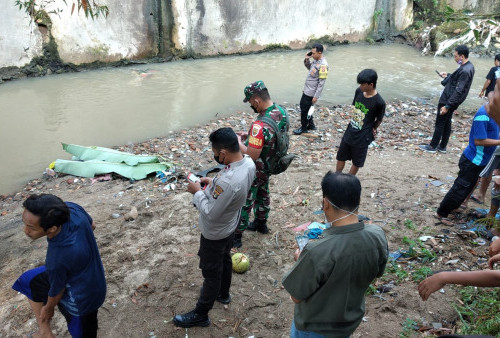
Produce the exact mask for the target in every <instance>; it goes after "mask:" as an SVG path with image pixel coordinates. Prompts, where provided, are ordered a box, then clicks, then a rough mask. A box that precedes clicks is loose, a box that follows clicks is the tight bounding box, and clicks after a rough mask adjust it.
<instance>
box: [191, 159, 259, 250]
mask: <svg viewBox="0 0 500 338" xmlns="http://www.w3.org/2000/svg"><path fill="white" fill-rule="evenodd" d="M254 177H255V164H254V162H253V160H252V158H251V157H249V156H248V155H245V156H244V157H243V159H242V160H240V161H237V162H233V163H231V164H228V165H227V166H226V167H225V168H224V169H222V170H221V171H220V172H219V173H218V174H217V176H216V177H214V179H213V180H212V182H211V183H210V184H209V185H208V187H207V188H206V189H205V190H200V191H197V192H196V193H195V194H194V196H193V204H194V205H195V206H196V208H197V209H198V210H199V212H200V216H199V219H198V223H199V226H200V230H201V233H202V235H203V237H205V238H206V239H209V240H219V239H223V238H226V237H228V236H229V235H230V234H231V233H233V232H234V230H235V229H236V226H237V225H238V220H239V217H240V211H241V208H242V207H243V205H244V204H245V201H246V198H247V193H248V190H250V186H251V185H252V182H253V180H254Z"/></svg>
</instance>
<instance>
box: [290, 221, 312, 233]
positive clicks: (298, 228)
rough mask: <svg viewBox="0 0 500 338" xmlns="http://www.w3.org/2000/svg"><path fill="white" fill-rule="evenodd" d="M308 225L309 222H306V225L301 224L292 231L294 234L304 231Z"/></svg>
mask: <svg viewBox="0 0 500 338" xmlns="http://www.w3.org/2000/svg"><path fill="white" fill-rule="evenodd" d="M309 224H311V222H307V223H304V224H301V225H299V226H298V227H296V228H293V231H295V232H299V231H304V230H306V229H307V227H308V226H309Z"/></svg>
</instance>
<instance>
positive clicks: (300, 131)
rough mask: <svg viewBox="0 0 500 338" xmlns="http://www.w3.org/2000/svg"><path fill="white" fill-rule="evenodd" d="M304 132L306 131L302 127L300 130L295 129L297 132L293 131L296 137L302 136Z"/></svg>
mask: <svg viewBox="0 0 500 338" xmlns="http://www.w3.org/2000/svg"><path fill="white" fill-rule="evenodd" d="M304 132H305V131H304V130H303V129H302V127H300V128H297V129H295V130H294V131H293V134H294V135H300V134H302V133H304Z"/></svg>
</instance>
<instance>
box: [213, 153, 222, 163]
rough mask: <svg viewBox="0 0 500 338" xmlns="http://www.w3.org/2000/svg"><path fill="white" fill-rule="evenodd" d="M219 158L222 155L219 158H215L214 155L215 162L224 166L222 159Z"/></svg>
mask: <svg viewBox="0 0 500 338" xmlns="http://www.w3.org/2000/svg"><path fill="white" fill-rule="evenodd" d="M219 157H220V153H219V155H218V156H215V155H214V160H215V162H217V163H219V164H224V162H222V161H221V160H220V158H219Z"/></svg>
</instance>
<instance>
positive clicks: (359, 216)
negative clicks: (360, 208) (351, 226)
mask: <svg viewBox="0 0 500 338" xmlns="http://www.w3.org/2000/svg"><path fill="white" fill-rule="evenodd" d="M369 220H370V217H368V216H365V215H361V214H358V221H360V222H361V221H369Z"/></svg>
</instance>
